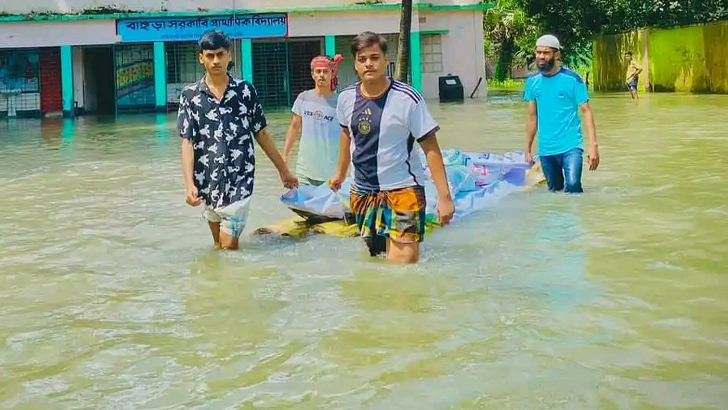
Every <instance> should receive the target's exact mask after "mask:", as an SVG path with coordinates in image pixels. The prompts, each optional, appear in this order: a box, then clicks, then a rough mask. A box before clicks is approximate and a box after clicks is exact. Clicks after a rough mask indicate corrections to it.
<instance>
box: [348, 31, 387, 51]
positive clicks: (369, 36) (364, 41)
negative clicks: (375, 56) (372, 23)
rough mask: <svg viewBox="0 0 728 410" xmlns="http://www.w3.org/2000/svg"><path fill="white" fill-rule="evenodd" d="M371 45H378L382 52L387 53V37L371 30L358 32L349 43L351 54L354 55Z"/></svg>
mask: <svg viewBox="0 0 728 410" xmlns="http://www.w3.org/2000/svg"><path fill="white" fill-rule="evenodd" d="M372 46H379V48H380V49H382V53H384V54H387V39H385V38H384V36H382V35H381V34H378V33H374V32H372V31H365V32H363V33H359V35H357V36H356V37H354V41H353V42H352V43H351V55H352V56H354V57H356V53H358V52H360V51H361V50H363V49H365V48H369V47H372Z"/></svg>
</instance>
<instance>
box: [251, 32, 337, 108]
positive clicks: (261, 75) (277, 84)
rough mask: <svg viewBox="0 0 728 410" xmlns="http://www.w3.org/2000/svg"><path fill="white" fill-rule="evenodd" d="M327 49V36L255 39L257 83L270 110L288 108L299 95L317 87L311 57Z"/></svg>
mask: <svg viewBox="0 0 728 410" xmlns="http://www.w3.org/2000/svg"><path fill="white" fill-rule="evenodd" d="M322 53H323V40H322V39H320V38H317V39H288V40H284V41H253V84H254V85H255V88H256V90H257V91H258V96H259V98H260V99H261V104H263V108H264V109H266V110H286V109H289V108H290V107H291V105H292V104H293V101H294V100H295V98H296V96H298V94H299V93H300V92H302V91H305V90H307V89H310V88H313V80H312V79H311V59H312V58H314V57H316V56H317V55H320V54H322Z"/></svg>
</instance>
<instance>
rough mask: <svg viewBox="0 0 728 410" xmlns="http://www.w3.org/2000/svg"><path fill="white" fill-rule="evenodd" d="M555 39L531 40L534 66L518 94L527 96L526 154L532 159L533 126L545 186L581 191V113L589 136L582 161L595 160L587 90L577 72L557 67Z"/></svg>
mask: <svg viewBox="0 0 728 410" xmlns="http://www.w3.org/2000/svg"><path fill="white" fill-rule="evenodd" d="M561 50H562V47H561V43H560V42H559V39H558V38H556V37H555V36H553V35H551V34H546V35H543V36H541V37H539V38H538V40H536V62H537V63H538V71H537V72H536V73H534V74H532V75H531V76H529V77H528V79H527V80H526V89H525V91H524V93H523V98H524V100H526V101H527V102H528V119H527V122H526V160H527V161H529V162H530V161H532V158H533V156H532V151H531V150H532V146H533V141H534V139H535V138H536V133H537V132H538V156H539V160H540V161H541V169H542V170H543V173H544V176H545V177H546V184H547V185H548V188H549V190H550V191H565V192H567V193H574V194H578V193H582V192H583V188H582V186H581V173H582V172H581V171H582V166H583V162H584V160H583V155H584V150H583V148H582V145H583V136H582V129H581V125H582V124H581V121H580V119H579V113H581V116H582V120H583V121H584V126H585V128H586V133H587V135H588V136H589V145H588V148H587V162H588V163H589V169H590V170H592V171H594V170H596V169H597V167H598V166H599V149H598V146H597V132H596V127H595V125H594V116H593V114H592V110H591V106H590V104H589V93H588V91H587V89H586V85H585V84H584V81H583V80H582V79H581V76H579V74H577V73H575V72H573V71H571V70H569V69H568V68H566V67H562V66H561V64H560V63H559V61H560V59H561Z"/></svg>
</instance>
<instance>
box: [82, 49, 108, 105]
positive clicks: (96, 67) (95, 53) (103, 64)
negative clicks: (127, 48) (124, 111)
mask: <svg viewBox="0 0 728 410" xmlns="http://www.w3.org/2000/svg"><path fill="white" fill-rule="evenodd" d="M115 72H116V70H115V69H114V53H113V46H101V47H87V48H84V49H83V77H84V79H83V84H84V109H85V110H86V112H88V113H92V114H97V115H116V90H115V83H116V81H115V80H116V79H115V78H114V77H115V75H114V74H115Z"/></svg>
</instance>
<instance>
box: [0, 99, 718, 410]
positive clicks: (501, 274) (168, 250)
mask: <svg viewBox="0 0 728 410" xmlns="http://www.w3.org/2000/svg"><path fill="white" fill-rule="evenodd" d="M593 104H594V110H595V115H596V120H597V127H598V133H599V138H600V145H601V154H602V165H601V168H600V170H599V171H598V172H596V173H588V172H587V173H585V178H584V185H585V189H586V190H587V194H586V195H583V196H581V197H573V196H571V197H567V196H564V195H551V194H548V193H547V192H544V191H543V190H540V191H537V192H531V193H525V194H517V195H514V196H511V197H508V198H506V199H505V200H503V201H502V202H500V203H499V204H498V206H497V207H496V208H495V209H493V210H491V211H489V212H486V213H483V214H482V215H478V216H477V217H474V218H470V219H469V220H468V221H467V222H465V221H464V222H463V223H460V224H458V225H453V226H451V227H449V228H447V229H444V230H441V231H439V232H437V233H436V234H435V235H434V236H432V237H431V238H430V239H429V240H428V241H427V242H426V243H425V245H424V254H423V260H422V262H421V263H420V264H419V265H417V266H411V267H391V266H388V265H386V264H384V263H381V262H378V261H372V260H370V259H369V258H368V256H367V253H366V252H365V249H364V247H363V245H362V244H361V243H360V241H359V240H357V239H337V238H327V237H315V238H308V239H305V240H300V241H296V240H284V239H261V238H251V237H248V236H247V235H246V236H245V237H244V240H243V249H242V250H241V251H239V252H235V253H227V254H221V253H218V252H215V251H213V250H211V249H210V242H211V241H210V238H209V234H208V231H207V227H206V225H205V223H204V222H203V221H202V220H201V218H200V210H199V209H193V208H189V207H187V206H186V205H185V204H184V200H183V191H182V180H181V176H180V166H179V159H178V155H179V148H178V143H179V141H178V138H177V137H176V136H175V135H174V122H173V117H172V116H170V117H168V118H167V117H165V116H162V117H155V116H132V117H125V118H122V119H120V120H118V121H116V122H109V121H105V122H104V121H101V120H96V119H94V118H80V119H78V120H76V121H75V124H74V123H73V122H70V123H67V122H63V121H61V120H50V121H43V122H40V121H35V120H11V121H9V122H5V121H4V120H3V121H2V122H0V163H1V164H2V169H3V172H2V174H0V186H1V187H2V194H1V195H0V209H2V210H3V212H2V214H0V408H8V409H43V410H50V409H134V410H137V409H210V410H212V409H215V410H220V409H263V408H265V409H297V410H298V409H317V410H318V409H336V410H344V409H386V410H391V409H417V410H430V409H432V410H435V409H437V410H441V409H442V410H445V409H447V410H455V409H463V410H465V409H514V410H516V409H523V410H536V409H579V410H582V409H607V410H611V409H650V410H653V409H716V410H718V409H720V410H724V409H726V408H728V274H727V269H726V267H725V265H726V262H728V239H726V238H728V234H727V232H728V205H727V204H726V198H728V184H726V183H725V181H724V175H725V172H726V169H727V167H726V166H727V165H728V160H726V156H728V115H726V112H728V97H726V96H686V95H648V96H645V97H644V99H643V100H642V101H640V103H639V104H633V103H631V102H630V101H629V99H627V98H626V96H624V95H619V96H615V95H606V96H597V97H596V98H595V99H594V100H593ZM432 109H433V112H434V115H435V117H436V118H437V119H438V120H439V121H440V122H441V124H442V128H443V132H442V135H441V136H440V140H441V144H442V145H443V146H445V147H458V148H461V149H467V150H513V149H520V148H522V146H523V142H522V141H523V131H524V114H525V109H524V107H523V106H522V105H521V104H511V103H509V102H508V101H507V100H503V99H500V98H495V97H493V102H492V103H491V104H486V103H485V101H476V102H468V104H466V105H465V106H464V107H463V106H442V107H439V106H437V105H436V104H435V105H433V108H432ZM273 117H274V118H275V120H274V122H273V126H272V130H273V131H274V133H275V135H276V136H277V138H278V140H279V143H280V142H281V141H282V138H283V133H284V131H285V127H286V125H287V124H286V120H287V115H274V116H273ZM281 145H282V144H281ZM258 155H259V158H261V160H260V161H259V162H260V164H262V165H261V167H260V168H259V172H258V175H257V178H258V179H259V182H258V183H257V184H256V192H255V196H254V202H253V204H254V205H253V209H252V213H251V223H250V225H249V226H248V230H247V232H250V230H251V229H252V228H255V227H258V226H261V225H264V224H268V223H272V222H274V221H276V220H278V219H280V218H283V217H289V216H291V215H292V214H291V213H290V211H288V210H287V209H285V208H284V207H283V206H282V205H280V204H279V202H278V199H277V198H278V196H279V195H280V194H281V193H282V189H281V188H280V184H279V182H278V180H277V175H276V174H275V173H274V172H273V168H272V166H270V163H269V162H267V160H265V159H264V154H263V153H262V151H261V150H258Z"/></svg>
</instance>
